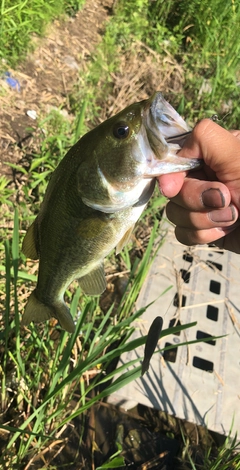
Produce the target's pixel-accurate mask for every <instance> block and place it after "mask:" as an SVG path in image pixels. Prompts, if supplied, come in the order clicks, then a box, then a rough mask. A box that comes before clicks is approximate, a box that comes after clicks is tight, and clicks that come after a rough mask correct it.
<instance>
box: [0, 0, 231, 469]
mask: <svg viewBox="0 0 240 470" xmlns="http://www.w3.org/2000/svg"><path fill="white" fill-rule="evenodd" d="M43 3H44V8H43ZM80 4H82V2H80V3H79V2H75V1H72V2H71V1H70V0H69V1H68V2H66V1H65V2H55V1H52V2H47V4H46V2H42V1H37V0H36V1H31V2H30V1H25V2H18V3H15V2H13V1H10V0H6V1H3V2H2V4H1V18H0V41H1V43H2V46H1V47H0V58H4V59H5V60H6V61H7V65H9V64H10V65H11V66H13V65H14V64H17V63H19V61H20V60H22V58H23V57H24V54H25V52H26V45H29V38H30V37H31V35H32V33H33V32H35V33H36V34H43V33H44V27H45V24H46V23H47V22H48V21H50V20H51V19H52V18H54V17H55V16H56V15H58V14H60V13H62V12H63V9H65V11H66V10H71V11H74V10H75V9H76V8H78V7H79V5H80ZM36 17H37V19H38V20H37V21H35V19H36ZM33 20H34V21H33ZM33 23H34V25H33ZM34 28H35V29H34ZM239 28H240V6H239V3H238V2H236V1H235V2H234V1H229V0H227V1H226V2H222V1H220V0H210V1H206V0H202V1H201V2H200V1H198V0H197V1H194V0H190V1H189V2H188V5H187V8H186V5H185V3H184V2H179V1H176V0H170V1H168V2H162V1H160V0H156V1H155V2H149V1H148V0H138V1H135V2H132V1H130V0H129V1H123V0H119V1H118V2H117V3H116V5H115V7H114V15H113V16H112V18H111V20H110V22H109V23H108V26H107V29H106V32H105V35H104V37H103V40H102V42H101V44H100V45H99V47H98V48H97V51H96V53H95V55H94V56H93V57H92V58H91V61H89V67H88V70H87V72H86V74H85V76H84V85H83V86H81V88H78V87H77V85H76V87H75V89H74V91H73V92H72V94H71V96H70V97H69V103H70V110H71V112H72V113H73V114H74V116H75V118H74V121H73V123H70V122H69V121H68V120H67V119H66V118H64V117H63V116H62V115H61V114H60V112H58V111H55V110H54V111H52V112H51V113H50V114H49V115H47V116H45V117H44V118H43V119H42V121H41V122H40V123H39V130H40V129H44V133H43V132H40V134H38V136H37V137H36V139H37V144H36V151H35V152H33V153H32V155H31V159H29V157H28V159H27V157H26V160H27V162H26V164H25V165H24V166H22V165H19V164H18V163H16V164H15V165H12V166H13V168H14V169H15V171H17V172H18V174H22V176H23V177H24V178H25V179H24V184H23V185H22V186H21V188H20V191H21V198H20V201H18V199H15V194H16V191H15V188H13V186H12V185H11V184H9V182H8V181H7V179H6V178H5V177H1V178H0V203H1V204H2V205H4V214H3V217H2V218H3V221H6V224H4V222H3V226H2V227H1V237H2V240H4V242H3V241H2V243H1V244H0V245H1V246H0V248H1V249H0V253H1V255H2V260H1V265H0V271H1V279H0V295H1V298H2V299H4V315H3V318H2V323H1V325H2V329H1V332H0V345H1V347H0V354H1V376H0V380H1V411H2V417H1V425H0V429H1V430H2V432H4V433H5V434H4V436H5V438H4V441H5V445H4V446H3V447H5V448H3V449H2V454H1V456H0V466H1V465H2V467H3V468H12V469H15V468H16V469H20V470H21V469H23V468H25V467H26V465H28V464H29V462H32V465H35V464H37V463H36V462H38V464H39V461H37V458H38V455H41V454H40V451H44V450H46V449H47V447H48V446H50V447H51V448H52V449H53V451H52V454H51V456H52V457H51V458H52V460H51V462H53V463H52V465H53V466H52V467H51V468H54V469H55V468H57V466H56V464H55V463H54V462H55V460H54V458H55V454H57V451H58V450H59V448H60V445H61V444H60V440H61V438H62V437H63V438H64V439H65V438H66V436H67V435H69V434H70V433H71V430H72V426H73V423H74V419H77V418H81V424H82V431H81V433H79V442H80V444H82V442H83V434H84V420H85V419H86V411H87V410H89V409H90V408H91V406H92V405H93V404H95V403H96V402H98V401H99V400H100V399H103V398H104V397H106V396H107V395H108V394H109V393H111V392H113V391H115V390H117V389H119V388H121V387H122V386H123V385H124V384H125V383H128V382H129V381H131V380H134V379H135V378H137V377H139V376H140V373H141V366H140V363H139V362H136V363H129V364H127V365H126V366H123V367H118V368H116V369H113V370H111V368H110V365H111V363H112V362H113V361H114V360H116V358H117V357H118V356H119V354H120V353H121V352H124V351H129V350H131V349H133V348H136V347H138V346H140V345H141V344H143V342H144V341H145V339H146V338H145V337H144V338H141V339H138V340H134V341H133V340H130V336H131V333H132V332H133V329H134V327H133V322H134V321H137V320H138V318H139V317H140V315H141V314H142V311H138V312H135V310H134V306H135V302H136V299H137V297H138V294H139V291H140V287H141V285H142V283H143V281H144V278H145V276H146V274H147V271H148V269H149V267H150V265H151V262H152V260H153V258H154V255H155V253H156V249H157V248H159V246H158V247H157V246H156V239H157V236H158V235H159V234H158V219H159V212H160V208H162V207H163V205H164V200H163V198H162V197H159V194H156V195H155V197H154V198H152V200H151V201H150V204H149V206H148V208H147V209H146V211H145V213H144V217H143V221H142V224H144V220H146V222H145V224H146V226H147V224H148V223H149V221H150V223H151V226H152V231H151V236H150V239H149V242H148V244H147V247H146V249H145V250H144V254H143V255H142V256H141V257H138V258H137V257H136V258H135V259H133V256H132V253H131V250H130V247H129V246H128V247H127V248H125V249H124V250H123V252H122V253H121V254H119V255H118V258H117V263H118V264H119V266H124V267H125V268H126V269H127V270H128V271H129V272H130V273H131V274H130V280H129V286H128V290H127V291H126V292H125V294H124V295H123V297H122V299H121V301H120V304H119V305H118V307H117V306H114V305H111V306H110V307H109V308H108V309H107V311H103V309H102V308H101V306H100V301H99V299H96V298H94V299H91V298H89V297H87V296H84V295H83V294H82V293H81V292H80V291H79V289H78V288H75V286H74V287H73V288H72V289H71V290H70V289H69V290H68V291H67V292H66V299H67V301H68V302H70V303H71V312H72V314H73V317H74V318H75V319H76V333H75V334H73V335H72V336H69V335H68V334H67V333H65V332H63V331H61V330H60V329H59V328H58V327H57V328H56V327H55V326H54V325H53V324H52V323H51V322H50V324H48V325H44V326H41V327H37V326H34V325H30V327H29V328H28V329H25V330H24V331H22V330H21V328H20V324H19V317H20V315H21V314H22V311H23V307H24V304H25V301H26V297H27V293H28V292H29V290H30V289H31V287H32V283H35V282H36V269H35V268H34V265H27V266H26V264H25V258H24V256H23V255H22V253H21V251H20V246H21V241H22V238H23V234H24V232H25V230H26V228H27V226H29V224H30V222H31V221H32V220H33V218H34V217H35V215H36V213H37V212H38V210H39V205H40V203H41V201H42V199H43V196H44V193H45V190H46V186H47V183H48V181H49V178H50V175H51V173H52V171H53V169H54V168H55V167H56V165H57V164H58V162H59V160H60V159H61V158H62V157H63V156H64V154H65V153H66V151H67V149H68V148H69V147H70V146H71V145H73V144H74V143H75V142H76V140H77V139H78V138H79V137H80V136H81V135H82V134H83V133H85V132H86V131H87V130H88V128H91V127H93V126H94V125H95V123H96V121H97V120H98V118H99V113H100V109H101V105H102V104H103V103H104V102H105V100H106V99H107V96H108V94H111V93H112V89H113V85H114V81H113V78H112V76H113V74H115V73H118V67H119V64H120V60H121V56H122V55H123V54H126V53H129V52H130V51H132V49H134V47H133V45H134V44H136V41H142V42H143V43H144V44H145V45H146V46H147V47H149V48H151V49H152V50H153V51H154V53H155V54H157V55H158V56H160V57H161V58H162V59H163V60H164V58H166V57H168V56H169V54H171V57H173V58H174V59H175V60H176V59H177V60H178V63H179V65H180V66H181V68H182V69H183V70H184V77H185V79H184V83H183V84H182V91H181V93H180V94H178V95H177V94H174V93H173V92H172V93H171V102H172V104H174V105H175V106H178V109H179V111H180V112H181V113H182V114H183V115H184V116H185V117H186V116H187V117H188V119H189V121H190V122H191V123H194V122H196V120H198V119H199V118H200V117H204V116H210V115H211V114H213V113H219V116H220V117H221V116H224V114H226V112H225V111H223V109H224V105H228V106H230V110H231V112H230V115H229V116H228V117H227V118H226V126H227V127H240V124H239V123H240V111H239V106H238V101H239V84H238V83H239V80H240V75H239V64H240V62H239V59H240V57H239V54H240V42H239V41H237V40H236V31H238V30H239ZM216 38H218V40H217V41H218V43H217V44H216ZM30 47H31V46H30ZM81 83H82V82H81ZM99 83H101V84H103V86H100V87H99ZM203 84H207V85H208V87H206V88H205V91H203V92H202V94H200V89H201V87H202V85H203ZM96 90H97V91H96ZM39 135H40V137H39ZM27 150H28V149H26V154H27ZM14 209H15V210H14ZM144 218H145V219H144ZM6 227H8V228H6ZM162 236H163V235H162ZM113 256H114V255H113V254H112V255H111V257H112V259H113ZM73 292H74V293H73ZM79 309H80V310H81V314H80V315H78V310H79ZM190 326H191V325H189V327H190ZM184 327H185V326H182V327H180V328H184ZM180 328H179V327H178V328H177V329H178V330H179V329H180ZM175 330H176V328H175ZM172 331H173V329H169V330H165V331H164V333H163V334H168V333H172ZM127 341H129V342H127ZM46 365H47V367H46ZM128 368H129V370H128ZM89 376H90V378H91V380H89ZM1 436H2V434H1ZM41 458H42V457H39V459H40V463H41V465H42V466H40V467H39V468H46V467H44V460H43V459H42V460H41ZM184 459H185V461H186V462H188V464H190V465H191V467H190V468H193V469H195V468H197V469H198V470H206V469H209V470H214V469H219V470H220V469H221V470H225V469H228V468H229V469H230V468H233V469H240V457H239V448H238V447H237V443H236V439H233V441H231V439H230V438H229V439H228V440H227V441H226V443H225V444H224V446H222V447H220V448H219V449H218V454H217V455H216V452H215V453H214V452H213V451H212V449H211V448H210V447H209V448H206V449H205V451H204V453H203V457H202V464H201V465H197V466H196V465H195V463H194V458H193V455H192V453H191V451H190V447H189V446H188V443H187V442H185V455H184ZM39 465H40V464H39ZM93 465H94V463H93ZM107 465H108V466H107ZM114 465H115V467H116V468H120V467H121V465H123V458H122V457H121V449H119V450H118V451H117V453H116V454H114V455H113V456H112V459H111V462H108V463H107V464H106V465H105V466H103V467H100V468H108V467H110V468H114ZM32 468H34V467H32ZM48 468H50V467H48Z"/></svg>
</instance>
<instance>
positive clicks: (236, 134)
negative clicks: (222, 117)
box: [229, 130, 240, 139]
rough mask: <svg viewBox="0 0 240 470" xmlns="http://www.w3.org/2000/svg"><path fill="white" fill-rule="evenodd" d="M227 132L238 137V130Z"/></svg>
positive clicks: (239, 137)
mask: <svg viewBox="0 0 240 470" xmlns="http://www.w3.org/2000/svg"><path fill="white" fill-rule="evenodd" d="M229 132H231V134H232V135H235V137H237V139H240V130H231V131H229Z"/></svg>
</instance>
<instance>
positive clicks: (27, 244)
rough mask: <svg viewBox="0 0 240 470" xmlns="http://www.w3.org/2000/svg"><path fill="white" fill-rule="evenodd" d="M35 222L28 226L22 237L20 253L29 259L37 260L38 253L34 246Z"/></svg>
mask: <svg viewBox="0 0 240 470" xmlns="http://www.w3.org/2000/svg"><path fill="white" fill-rule="evenodd" d="M35 223H36V221H34V222H33V223H32V225H30V227H29V228H28V230H27V233H26V235H25V237H24V240H23V244H22V251H23V254H24V255H25V256H26V257H27V258H30V259H38V258H39V256H38V252H37V246H36V225H35Z"/></svg>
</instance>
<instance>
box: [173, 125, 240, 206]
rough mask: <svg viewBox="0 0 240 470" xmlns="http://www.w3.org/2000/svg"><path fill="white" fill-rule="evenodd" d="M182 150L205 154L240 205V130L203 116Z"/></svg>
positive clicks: (194, 155)
mask: <svg viewBox="0 0 240 470" xmlns="http://www.w3.org/2000/svg"><path fill="white" fill-rule="evenodd" d="M179 154H180V155H183V156H184V157H189V158H203V160H204V162H205V164H206V165H207V166H208V167H210V168H211V170H213V171H214V173H215V174H216V177H217V179H218V180H219V181H221V182H222V183H224V184H225V185H226V186H227V187H228V189H229V191H230V193H231V196H232V201H233V202H234V203H235V204H236V205H237V207H238V208H240V139H239V131H234V132H229V131H226V130H225V129H223V128H222V127H220V126H219V125H218V124H216V123H215V122H213V121H211V120H210V119H203V120H202V121H200V122H199V123H198V124H197V125H196V127H195V128H194V129H193V132H192V134H191V135H190V137H189V138H188V140H187V141H186V142H185V144H184V148H183V149H182V150H181V151H180V152H179Z"/></svg>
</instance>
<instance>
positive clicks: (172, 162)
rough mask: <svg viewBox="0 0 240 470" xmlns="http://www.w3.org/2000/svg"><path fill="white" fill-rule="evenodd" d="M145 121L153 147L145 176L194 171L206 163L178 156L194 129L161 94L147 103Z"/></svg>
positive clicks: (144, 112)
mask: <svg viewBox="0 0 240 470" xmlns="http://www.w3.org/2000/svg"><path fill="white" fill-rule="evenodd" d="M143 120H144V125H145V128H146V133H147V137H148V142H149V145H150V147H151V149H152V150H153V156H152V159H151V164H150V165H149V167H148V168H147V170H146V173H145V175H144V176H145V177H153V176H160V175H163V174H167V173H176V172H180V171H187V170H193V169H197V168H200V167H201V166H202V160H201V159H196V158H195V159H188V158H183V157H179V156H178V155H177V152H178V151H179V150H180V149H181V148H182V147H183V145H184V142H185V140H186V138H187V137H188V135H189V134H191V129H190V127H189V126H188V125H187V123H186V122H185V121H184V120H183V119H182V117H181V116H180V115H179V114H178V113H177V111H176V110H175V109H174V108H173V107H172V106H171V105H170V104H169V103H168V102H167V101H166V100H165V99H164V98H163V96H162V94H161V93H159V92H157V93H155V94H154V95H153V96H152V97H151V98H150V99H149V100H148V101H147V102H146V106H145V109H144V111H143Z"/></svg>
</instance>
